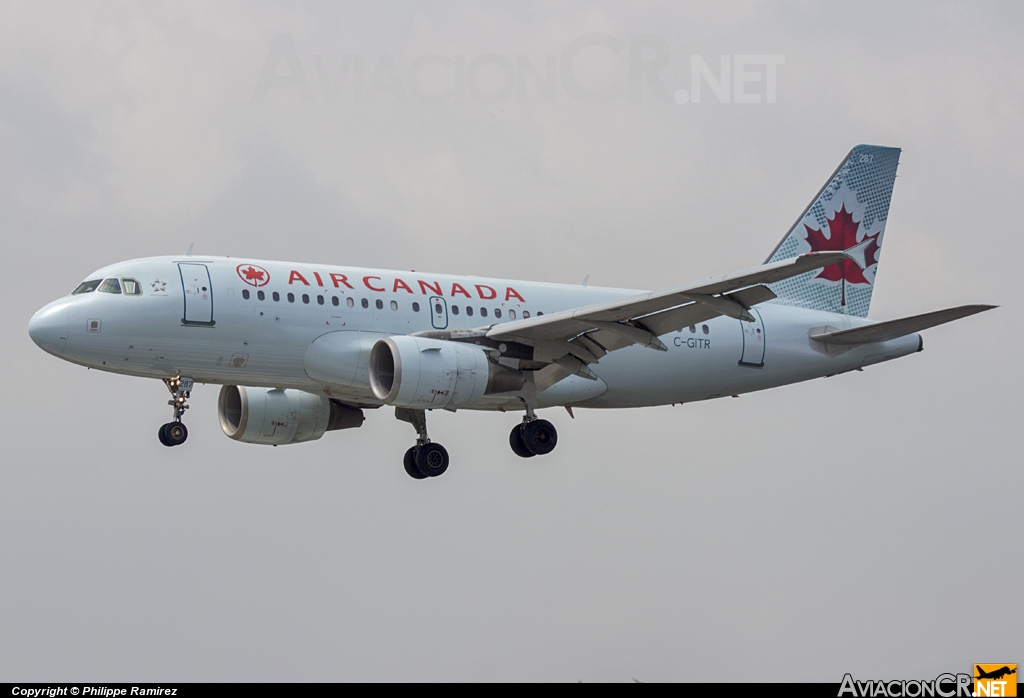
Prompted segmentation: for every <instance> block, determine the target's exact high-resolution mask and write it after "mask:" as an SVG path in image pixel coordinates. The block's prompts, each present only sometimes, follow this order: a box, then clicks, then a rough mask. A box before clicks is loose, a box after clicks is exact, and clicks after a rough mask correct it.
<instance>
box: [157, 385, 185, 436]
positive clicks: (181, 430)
mask: <svg viewBox="0 0 1024 698" xmlns="http://www.w3.org/2000/svg"><path fill="white" fill-rule="evenodd" d="M164 385H166V386H167V389H168V390H170V391H171V399H170V400H168V401H167V404H168V405H170V406H171V407H173V408H174V417H173V421H170V422H168V423H167V424H164V425H163V426H162V427H160V431H159V432H158V433H157V436H158V437H159V439H160V443H162V444H163V445H164V446H180V445H181V444H183V443H185V439H187V438H188V429H187V428H186V427H185V425H184V424H183V423H182V421H181V416H182V415H183V414H185V410H187V409H188V404H187V403H186V400H188V398H189V396H190V395H191V394H192V386H193V382H192V379H191V378H182V377H181V376H175V377H174V378H164Z"/></svg>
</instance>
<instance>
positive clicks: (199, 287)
mask: <svg viewBox="0 0 1024 698" xmlns="http://www.w3.org/2000/svg"><path fill="white" fill-rule="evenodd" d="M178 273H180V274H181V288H182V291H183V292H184V294H185V315H184V316H183V317H182V318H181V321H182V323H184V324H186V325H206V326H211V327H212V326H213V324H214V323H213V286H212V285H211V284H210V270H209V269H207V268H206V265H205V264H184V263H182V264H178Z"/></svg>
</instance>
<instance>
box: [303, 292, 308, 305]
mask: <svg viewBox="0 0 1024 698" xmlns="http://www.w3.org/2000/svg"><path fill="white" fill-rule="evenodd" d="M302 302H303V303H309V294H308V293H303V294H302Z"/></svg>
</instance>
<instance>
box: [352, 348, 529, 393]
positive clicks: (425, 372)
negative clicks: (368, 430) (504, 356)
mask: <svg viewBox="0 0 1024 698" xmlns="http://www.w3.org/2000/svg"><path fill="white" fill-rule="evenodd" d="M525 383H526V376H525V375H524V374H523V372H522V371H518V370H516V369H512V368H508V367H507V366H501V365H499V364H496V363H494V362H492V361H490V360H488V357H487V352H485V351H484V350H483V349H481V348H480V347H478V346H476V345H473V344H464V343H462V342H449V341H446V340H443V339H427V338H426V337H412V336H408V335H407V336H397V337H388V338H386V339H382V340H380V341H378V342H377V343H376V344H374V345H373V349H372V350H371V351H370V387H371V388H373V394H374V395H375V396H376V397H377V399H378V400H383V401H384V403H385V404H388V405H394V406H395V407H406V408H410V409H431V408H435V407H467V406H472V405H474V404H477V403H480V402H482V398H483V396H484V395H492V394H494V393H506V392H511V391H514V390H519V389H520V388H522V387H523V385H524V384H525Z"/></svg>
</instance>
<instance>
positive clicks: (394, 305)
mask: <svg viewBox="0 0 1024 698" xmlns="http://www.w3.org/2000/svg"><path fill="white" fill-rule="evenodd" d="M391 309H392V310H398V301H391Z"/></svg>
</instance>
